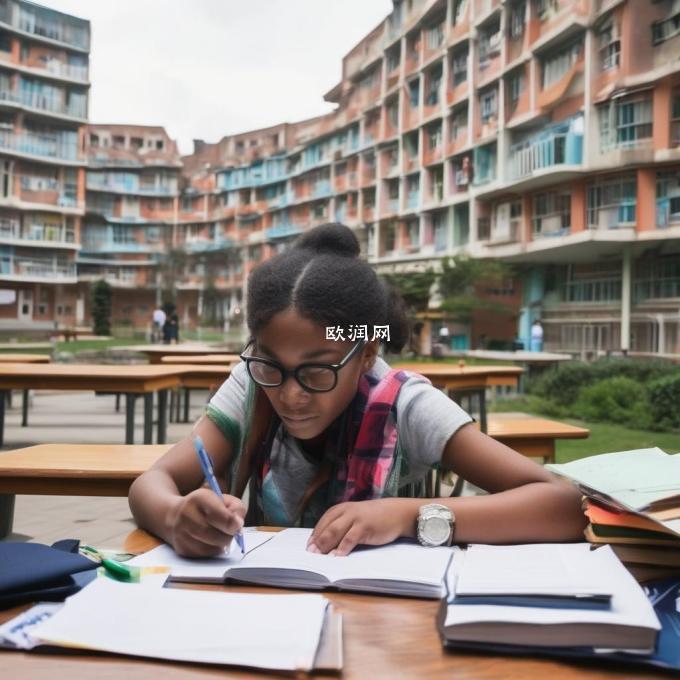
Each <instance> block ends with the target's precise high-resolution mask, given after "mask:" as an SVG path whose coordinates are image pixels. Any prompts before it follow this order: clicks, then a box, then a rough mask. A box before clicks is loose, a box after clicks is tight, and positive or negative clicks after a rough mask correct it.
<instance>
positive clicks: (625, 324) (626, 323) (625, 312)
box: [621, 246, 633, 352]
mask: <svg viewBox="0 0 680 680" xmlns="http://www.w3.org/2000/svg"><path fill="white" fill-rule="evenodd" d="M632 279H633V254H632V251H631V249H630V246H625V248H624V251H623V265H622V267H621V351H623V352H627V351H628V350H629V349H630V302H631V292H632Z"/></svg>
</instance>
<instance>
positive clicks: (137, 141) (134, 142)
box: [130, 137, 144, 149]
mask: <svg viewBox="0 0 680 680" xmlns="http://www.w3.org/2000/svg"><path fill="white" fill-rule="evenodd" d="M130 146H131V147H132V148H133V149H141V148H142V146H144V140H143V139H142V138H141V137H130Z"/></svg>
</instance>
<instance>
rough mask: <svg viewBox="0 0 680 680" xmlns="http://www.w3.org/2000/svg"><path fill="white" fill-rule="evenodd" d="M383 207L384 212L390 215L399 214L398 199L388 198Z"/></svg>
mask: <svg viewBox="0 0 680 680" xmlns="http://www.w3.org/2000/svg"><path fill="white" fill-rule="evenodd" d="M385 207H386V212H388V213H390V214H391V215H393V214H395V213H398V212H399V197H397V198H388V199H387V204H386V206H385Z"/></svg>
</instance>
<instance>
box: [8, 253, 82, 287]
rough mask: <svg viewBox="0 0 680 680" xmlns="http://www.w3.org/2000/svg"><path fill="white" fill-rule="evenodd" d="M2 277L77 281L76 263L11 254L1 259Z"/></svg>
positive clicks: (62, 281) (66, 281)
mask: <svg viewBox="0 0 680 680" xmlns="http://www.w3.org/2000/svg"><path fill="white" fill-rule="evenodd" d="M0 278H4V279H16V280H28V279H30V280H37V281H55V282H58V283H76V281H77V279H76V265H75V264H64V263H62V262H59V261H58V260H43V259H39V258H20V257H14V256H9V257H8V258H6V259H3V260H1V261H0Z"/></svg>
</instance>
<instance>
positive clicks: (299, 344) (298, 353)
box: [250, 308, 377, 439]
mask: <svg viewBox="0 0 680 680" xmlns="http://www.w3.org/2000/svg"><path fill="white" fill-rule="evenodd" d="M355 344H356V343H355V341H351V340H346V341H341V340H326V329H325V327H324V326H321V325H319V324H317V323H314V322H313V321H310V320H309V319H305V318H304V317H302V316H300V315H299V314H298V313H297V311H296V310H294V309H292V308H290V309H287V310H285V311H283V312H279V313H278V314H276V315H275V316H273V317H272V319H271V320H270V321H269V323H268V324H267V325H266V326H265V327H264V328H263V329H262V331H261V332H260V333H259V334H258V335H257V337H256V338H255V345H254V347H253V349H252V350H251V352H250V353H251V354H252V356H258V357H262V358H263V359H271V360H272V361H276V362H278V363H279V364H281V365H282V366H283V367H284V368H287V369H289V370H292V369H294V368H296V367H297V366H299V365H300V364H303V363H309V362H313V363H323V364H338V363H340V361H341V360H342V359H343V358H344V357H345V356H346V355H347V354H348V352H349V351H350V350H351V349H352V347H353V346H354V345H355ZM376 355H377V343H373V342H371V343H368V344H367V345H365V346H364V347H363V348H362V349H361V350H359V351H358V352H357V353H356V354H355V355H354V356H352V357H351V358H350V360H349V362H348V363H346V364H345V365H344V366H343V367H342V368H341V369H340V370H339V371H338V373H337V376H338V382H337V385H336V386H335V388H334V389H332V390H331V391H330V392H308V391H306V390H305V389H303V388H302V386H301V385H300V384H299V383H298V382H297V380H295V378H294V377H293V376H292V375H288V376H286V379H285V381H284V383H283V384H282V385H279V386H278V387H263V388H262V389H263V390H264V391H265V393H266V395H267V397H268V398H269V401H270V402H271V404H272V407H273V408H274V410H275V411H276V413H277V414H278V415H279V417H280V418H281V420H282V422H283V423H284V425H285V426H286V429H287V430H288V432H290V434H291V435H293V436H294V437H297V438H298V439H313V438H315V437H317V436H318V435H320V434H321V433H322V432H324V430H325V429H326V428H327V427H328V426H329V425H330V424H331V423H332V422H333V421H334V420H335V419H336V418H337V417H338V416H339V415H340V414H341V413H342V412H343V411H344V410H345V408H347V406H348V405H349V403H350V402H351V401H352V399H353V398H354V396H355V394H356V391H357V386H358V383H359V378H360V377H361V375H362V373H364V372H365V371H367V370H368V369H369V368H370V367H371V366H372V365H373V362H374V361H375V357H376Z"/></svg>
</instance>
